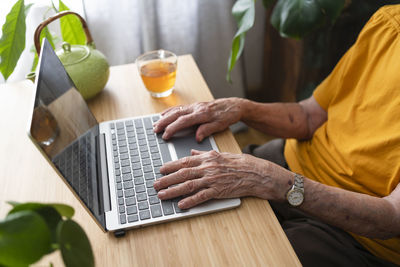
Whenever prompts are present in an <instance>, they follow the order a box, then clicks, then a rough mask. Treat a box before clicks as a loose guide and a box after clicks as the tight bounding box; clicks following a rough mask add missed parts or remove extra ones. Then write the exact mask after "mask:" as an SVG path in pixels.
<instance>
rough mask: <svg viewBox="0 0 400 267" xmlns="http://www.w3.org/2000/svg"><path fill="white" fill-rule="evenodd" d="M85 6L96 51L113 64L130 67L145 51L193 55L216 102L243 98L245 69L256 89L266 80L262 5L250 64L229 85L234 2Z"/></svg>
mask: <svg viewBox="0 0 400 267" xmlns="http://www.w3.org/2000/svg"><path fill="white" fill-rule="evenodd" d="M258 2H261V1H258ZM83 3H84V9H85V15H86V19H87V21H88V24H89V29H90V31H91V33H92V35H93V38H94V40H95V43H96V46H97V48H98V49H100V50H101V51H102V52H104V54H105V55H106V56H107V58H108V59H109V62H110V64H111V65H119V64H125V63H131V62H134V60H135V59H136V57H137V56H138V55H140V54H141V53H143V52H145V51H150V50H155V49H160V48H163V49H167V50H170V51H173V52H175V53H176V54H178V55H183V54H192V55H193V57H194V58H195V60H196V63H197V64H198V66H199V68H200V71H201V72H202V74H203V75H204V78H205V80H206V81H207V83H208V85H209V87H210V89H211V91H212V93H213V95H214V97H216V98H218V97H227V96H239V97H243V96H244V94H245V86H246V85H245V84H244V81H245V80H246V79H245V78H244V75H245V74H246V69H248V70H249V73H248V74H247V76H248V78H250V81H249V80H248V79H247V80H248V81H247V82H249V83H253V85H254V82H255V83H259V82H260V81H261V73H262V59H263V57H262V49H263V42H262V41H263V36H264V27H263V25H264V13H265V11H264V8H263V7H262V6H261V3H258V4H257V9H258V11H257V21H258V22H257V25H258V26H257V27H255V29H254V30H252V32H251V33H250V34H249V35H248V41H247V44H246V45H247V47H246V50H247V51H246V53H245V55H246V57H248V58H249V59H250V60H246V65H247V67H245V68H243V64H241V63H239V64H237V65H236V67H235V69H234V71H233V73H232V79H233V84H229V83H228V82H226V80H225V75H226V68H227V60H228V57H229V51H230V46H231V41H232V37H233V36H234V34H235V31H236V25H235V22H234V19H233V17H232V14H231V9H232V5H233V3H234V1H233V0H186V1H182V0H181V1H177V0H118V1H109V0H84V1H83ZM260 25H261V27H260ZM260 36H261V38H260ZM178 64H179V63H178ZM178 75H179V74H178ZM253 85H251V86H253Z"/></svg>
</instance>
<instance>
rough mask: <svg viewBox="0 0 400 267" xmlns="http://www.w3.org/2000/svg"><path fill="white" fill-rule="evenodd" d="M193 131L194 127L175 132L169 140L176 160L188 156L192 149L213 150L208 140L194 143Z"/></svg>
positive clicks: (194, 134) (194, 135) (194, 132)
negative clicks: (173, 148) (172, 145)
mask: <svg viewBox="0 0 400 267" xmlns="http://www.w3.org/2000/svg"><path fill="white" fill-rule="evenodd" d="M195 130H196V127H190V128H188V129H185V130H182V131H179V132H177V133H176V134H174V135H173V137H172V138H171V140H170V141H171V142H172V143H173V144H174V147H175V151H176V155H177V157H178V158H183V157H186V156H190V155H191V150H192V149H196V150H200V151H210V150H213V148H212V145H211V142H210V139H209V138H204V140H203V141H201V142H200V143H198V142H197V141H196V131H195Z"/></svg>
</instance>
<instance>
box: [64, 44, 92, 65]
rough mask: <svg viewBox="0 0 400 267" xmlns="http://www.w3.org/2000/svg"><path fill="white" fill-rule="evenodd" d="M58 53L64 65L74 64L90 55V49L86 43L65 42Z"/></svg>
mask: <svg viewBox="0 0 400 267" xmlns="http://www.w3.org/2000/svg"><path fill="white" fill-rule="evenodd" d="M61 48H62V49H60V50H59V51H57V55H58V57H59V58H60V60H61V62H62V63H63V65H64V66H68V65H73V64H76V63H79V62H81V61H83V60H85V59H86V58H87V57H89V55H90V49H89V48H88V47H87V46H84V45H70V44H69V43H67V42H63V43H62V45H61Z"/></svg>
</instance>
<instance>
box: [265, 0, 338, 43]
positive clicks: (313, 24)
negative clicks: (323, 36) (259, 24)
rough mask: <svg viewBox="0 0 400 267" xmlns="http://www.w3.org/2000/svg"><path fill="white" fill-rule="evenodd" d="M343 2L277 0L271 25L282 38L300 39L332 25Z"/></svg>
mask: <svg viewBox="0 0 400 267" xmlns="http://www.w3.org/2000/svg"><path fill="white" fill-rule="evenodd" d="M344 2H345V1H344V0H335V1H332V0H278V2H277V4H276V6H275V8H274V10H273V12H272V15H271V24H272V25H273V26H274V27H275V28H276V29H277V30H278V31H279V33H280V34H281V36H283V37H292V38H297V39H299V38H302V37H303V36H304V35H306V34H307V33H309V32H311V31H313V30H315V29H316V28H318V27H321V26H322V25H324V24H326V23H334V22H335V20H336V18H337V17H338V16H339V14H340V11H341V10H342V8H343V6H344Z"/></svg>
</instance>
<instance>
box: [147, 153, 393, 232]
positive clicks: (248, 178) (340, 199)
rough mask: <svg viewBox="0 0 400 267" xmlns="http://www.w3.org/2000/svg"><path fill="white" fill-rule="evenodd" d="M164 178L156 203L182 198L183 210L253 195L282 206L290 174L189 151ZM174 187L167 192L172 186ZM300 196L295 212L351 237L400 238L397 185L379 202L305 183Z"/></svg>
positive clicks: (258, 162) (248, 159) (264, 164)
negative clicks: (351, 233)
mask: <svg viewBox="0 0 400 267" xmlns="http://www.w3.org/2000/svg"><path fill="white" fill-rule="evenodd" d="M160 171H161V172H162V173H164V174H166V176H164V177H162V178H161V179H158V180H157V181H156V182H155V183H154V188H155V189H156V190H160V191H159V193H158V196H159V198H160V199H162V200H164V199H169V198H175V197H177V196H182V195H183V196H185V198H184V199H182V200H181V201H180V202H179V203H178V206H179V207H180V208H182V209H187V208H190V207H193V206H195V205H198V204H200V203H202V202H205V201H207V200H209V199H213V198H232V197H242V196H255V197H259V198H263V199H268V200H275V201H281V202H286V201H287V200H286V193H287V192H288V191H289V189H290V188H291V187H292V185H293V183H294V173H292V172H291V171H289V170H287V169H285V168H282V167H280V166H278V165H276V164H274V163H272V162H269V161H266V160H263V159H260V158H256V157H253V156H250V155H235V154H229V153H218V152H215V151H210V152H199V151H193V156H191V157H186V158H183V159H179V160H177V161H174V162H168V163H166V164H165V165H164V166H163V167H162V168H161V169H160ZM174 184H177V185H176V186H173V187H170V188H168V187H169V186H171V185H174ZM304 190H305V197H304V202H303V204H301V205H300V206H299V209H301V210H303V211H305V212H306V213H308V214H310V215H313V216H314V217H317V218H319V219H320V220H322V221H325V222H326V223H328V224H331V225H334V226H337V227H339V228H341V229H344V230H346V231H350V232H353V233H355V234H359V235H363V236H367V237H370V238H379V239H387V238H392V237H396V236H399V235H400V185H398V186H397V187H396V189H395V190H394V191H393V192H392V193H391V194H390V195H389V196H387V197H383V198H379V197H373V196H369V195H366V194H360V193H355V192H351V191H347V190H344V189H339V188H335V187H331V186H327V185H323V184H321V183H318V182H315V181H312V180H310V179H308V178H306V177H305V178H304Z"/></svg>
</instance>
